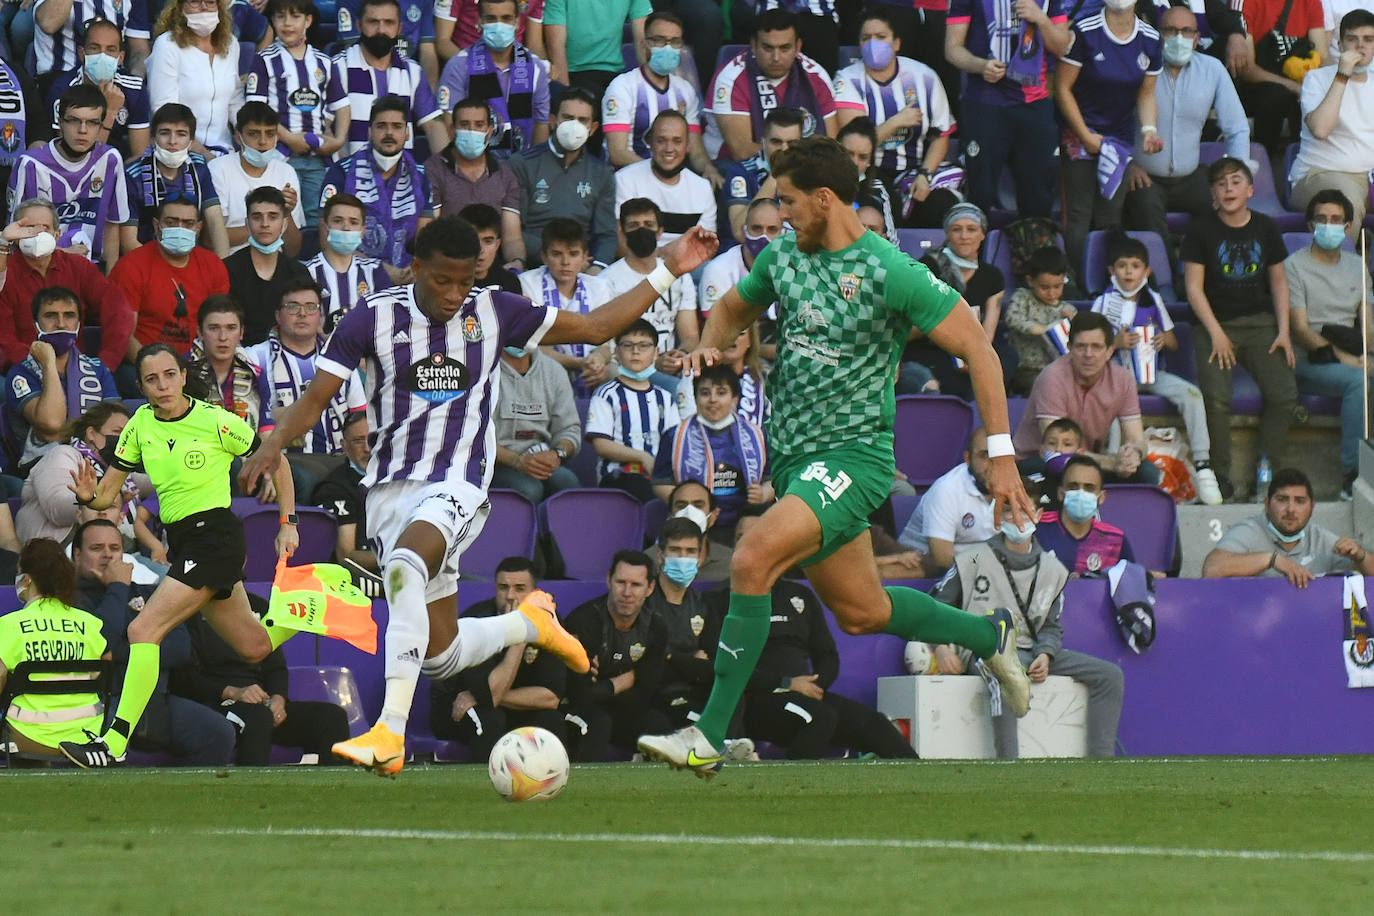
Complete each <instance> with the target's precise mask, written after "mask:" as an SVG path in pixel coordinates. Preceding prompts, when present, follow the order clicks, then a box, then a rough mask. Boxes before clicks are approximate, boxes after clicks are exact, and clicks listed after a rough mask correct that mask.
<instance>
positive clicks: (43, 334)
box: [38, 328, 76, 359]
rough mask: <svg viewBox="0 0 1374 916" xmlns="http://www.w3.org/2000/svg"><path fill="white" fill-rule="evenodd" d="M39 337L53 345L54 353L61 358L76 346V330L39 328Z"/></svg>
mask: <svg viewBox="0 0 1374 916" xmlns="http://www.w3.org/2000/svg"><path fill="white" fill-rule="evenodd" d="M38 339H39V340H41V341H43V342H44V343H45V344H48V345H49V346H50V347H52V351H53V353H54V354H56V355H57V357H58V358H59V359H60V358H61V357H62V356H64V355H66V354H67V353H68V352H69V351H70V350H71V348H72V347H74V346H76V331H45V330H43V329H42V328H39V329H38Z"/></svg>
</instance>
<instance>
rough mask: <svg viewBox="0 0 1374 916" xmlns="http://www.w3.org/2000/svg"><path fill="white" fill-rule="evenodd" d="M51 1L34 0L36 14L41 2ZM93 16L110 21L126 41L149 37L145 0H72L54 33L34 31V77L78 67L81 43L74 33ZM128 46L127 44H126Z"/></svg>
mask: <svg viewBox="0 0 1374 916" xmlns="http://www.w3.org/2000/svg"><path fill="white" fill-rule="evenodd" d="M48 2H51V0H36V2H35V3H34V5H33V12H34V13H35V14H36V13H37V12H38V10H39V8H40V7H42V6H43V4H44V3H48ZM96 17H100V18H101V19H108V20H110V21H111V22H113V23H114V24H115V25H116V26H117V27H118V28H119V31H120V33H121V34H123V36H124V39H125V41H126V42H127V41H128V39H130V38H151V37H152V32H150V31H149V30H148V7H147V4H146V3H145V2H144V0H72V6H71V10H70V11H69V12H68V13H67V20H66V21H65V22H63V23H62V28H60V29H58V30H57V32H56V34H53V35H49V34H48V33H47V32H45V31H43V30H42V29H39V28H35V29H34V30H33V53H34V58H35V60H36V61H37V64H38V66H37V68H36V70H37V72H36V73H35V74H34V75H35V76H42V75H43V74H44V73H47V72H48V71H49V70H70V69H72V68H73V67H76V66H79V65H80V63H81V61H79V60H78V59H77V56H76V52H77V49H78V48H79V47H80V46H81V38H80V36H79V35H78V34H77V33H78V30H79V29H80V28H81V24H82V23H83V22H89V21H90V20H92V19H95V18H96ZM126 47H127V46H126Z"/></svg>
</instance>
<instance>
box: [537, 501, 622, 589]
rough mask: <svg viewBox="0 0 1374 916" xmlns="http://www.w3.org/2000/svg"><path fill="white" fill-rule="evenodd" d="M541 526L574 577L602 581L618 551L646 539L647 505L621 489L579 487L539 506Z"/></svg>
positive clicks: (568, 574)
mask: <svg viewBox="0 0 1374 916" xmlns="http://www.w3.org/2000/svg"><path fill="white" fill-rule="evenodd" d="M539 519H540V525H541V527H542V528H543V530H544V531H546V532H547V533H548V534H550V535H551V536H552V537H553V539H554V542H555V543H556V544H557V545H558V549H559V551H560V552H561V553H562V554H563V568H564V571H565V573H566V575H567V577H568V578H569V579H593V580H602V579H604V578H605V577H606V573H607V571H609V569H610V567H611V557H612V555H614V554H615V552H616V551H617V550H624V549H628V550H639V549H640V548H641V547H642V546H643V544H644V508H643V506H641V505H640V502H639V500H637V499H635V498H634V497H633V496H631V495H630V494H628V493H626V492H624V491H622V490H613V489H609V488H590V487H586V488H577V489H572V490H564V491H562V492H561V493H555V494H553V495H552V496H550V497H549V498H548V499H546V500H544V502H542V503H540V505H539Z"/></svg>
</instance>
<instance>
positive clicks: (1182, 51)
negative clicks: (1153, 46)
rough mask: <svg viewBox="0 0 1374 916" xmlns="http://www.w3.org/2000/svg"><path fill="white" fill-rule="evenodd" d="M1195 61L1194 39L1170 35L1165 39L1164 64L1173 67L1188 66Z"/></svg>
mask: <svg viewBox="0 0 1374 916" xmlns="http://www.w3.org/2000/svg"><path fill="white" fill-rule="evenodd" d="M1192 59H1193V39H1191V38H1189V37H1187V36H1186V35H1170V36H1169V37H1168V38H1165V39H1164V62H1165V63H1166V64H1168V65H1169V66H1171V67H1184V66H1187V64H1188V61H1190V60H1192Z"/></svg>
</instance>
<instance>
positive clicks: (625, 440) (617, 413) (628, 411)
mask: <svg viewBox="0 0 1374 916" xmlns="http://www.w3.org/2000/svg"><path fill="white" fill-rule="evenodd" d="M680 422H682V421H681V418H680V417H679V416H678V413H677V397H676V396H675V395H674V394H673V393H671V392H668V391H665V390H663V389H662V388H660V387H658V386H657V385H651V386H649V388H648V390H646V391H636V390H635V389H633V388H631V387H630V386H629V385H626V384H625V383H624V382H623V381H622V380H621V379H620V378H619V377H616V378H613V379H611V380H610V381H609V382H607V383H606V384H604V385H602V386H601V387H600V388H598V389H596V393H595V394H593V395H592V400H591V403H590V404H588V405H587V438H588V439H610V440H611V441H612V442H619V443H620V444H621V445H626V446H629V447H630V448H633V449H638V450H639V451H641V452H648V453H649V454H650V455H655V456H656V455H658V443H659V440H660V439H661V438H662V437H663V434H664V433H665V432H667V431H668V430H670V429H673V428H674V427H676V426H677V425H678V423H680ZM622 470H623V471H626V472H628V473H632V474H643V475H645V476H646V477H647V476H648V475H649V473H650V472H651V471H652V470H653V468H652V467H648V468H639V467H625V466H623V465H621V463H620V462H619V461H608V460H606V459H602V460H601V461H600V462H599V463H598V464H597V476H598V477H605V476H606V475H607V474H614V473H615V472H616V471H622Z"/></svg>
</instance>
